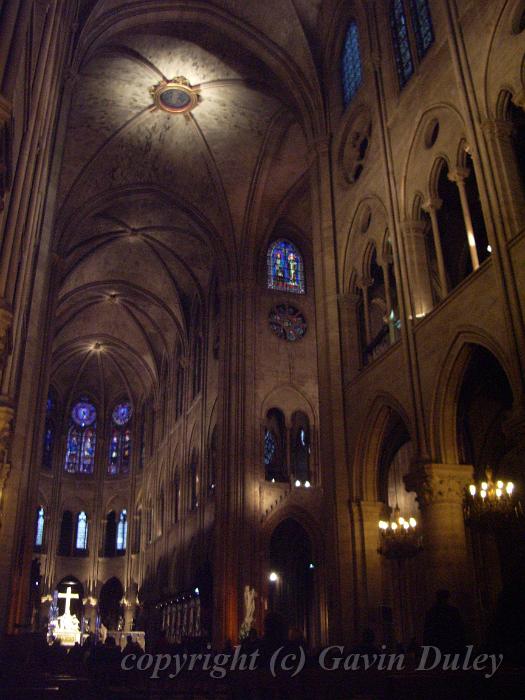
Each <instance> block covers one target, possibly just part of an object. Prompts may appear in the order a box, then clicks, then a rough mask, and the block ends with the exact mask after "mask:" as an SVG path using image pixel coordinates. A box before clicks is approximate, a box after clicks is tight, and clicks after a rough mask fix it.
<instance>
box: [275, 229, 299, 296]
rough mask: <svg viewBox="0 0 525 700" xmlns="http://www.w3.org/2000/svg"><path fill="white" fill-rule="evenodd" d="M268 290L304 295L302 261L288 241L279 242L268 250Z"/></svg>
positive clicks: (296, 250)
mask: <svg viewBox="0 0 525 700" xmlns="http://www.w3.org/2000/svg"><path fill="white" fill-rule="evenodd" d="M267 265H268V288H269V289H277V290H279V291H283V292H294V293H295V294H304V269H303V259H302V257H301V254H300V253H299V251H298V249H297V247H296V246H295V245H294V244H293V243H290V241H285V240H280V241H275V242H274V243H272V244H271V246H270V247H269V249H268V257H267Z"/></svg>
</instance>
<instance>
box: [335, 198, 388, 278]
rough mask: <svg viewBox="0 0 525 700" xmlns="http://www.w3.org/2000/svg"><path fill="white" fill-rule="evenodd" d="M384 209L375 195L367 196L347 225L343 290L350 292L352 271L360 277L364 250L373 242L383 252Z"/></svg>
mask: <svg viewBox="0 0 525 700" xmlns="http://www.w3.org/2000/svg"><path fill="white" fill-rule="evenodd" d="M388 227H389V224H388V214H387V210H386V207H385V205H384V203H383V201H382V200H381V198H380V197H378V196H377V195H375V194H371V195H367V196H366V197H363V199H362V200H361V201H360V202H359V204H358V205H357V207H356V208H355V210H353V216H352V219H351V222H350V225H349V229H348V230H349V233H348V237H347V240H346V245H345V251H344V255H343V256H342V259H343V263H342V265H343V267H342V270H341V272H342V279H343V289H344V290H345V291H346V292H349V291H351V277H352V271H353V270H354V269H355V270H356V271H357V273H358V274H360V275H361V276H362V274H363V271H362V268H363V267H364V262H363V259H364V255H365V249H366V247H367V246H368V245H369V244H370V242H374V244H375V245H376V248H377V250H378V251H379V252H380V251H382V250H383V245H384V239H385V235H386V232H387V230H388Z"/></svg>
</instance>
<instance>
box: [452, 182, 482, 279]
mask: <svg viewBox="0 0 525 700" xmlns="http://www.w3.org/2000/svg"><path fill="white" fill-rule="evenodd" d="M469 175H470V170H469V169H468V168H456V169H455V170H451V171H450V172H449V174H448V179H449V180H450V181H451V182H455V183H456V185H457V187H458V190H459V198H460V200H461V208H462V210H463V219H464V221H465V228H466V230H467V241H468V247H469V252H470V261H471V262H472V269H473V270H477V269H478V267H479V258H478V251H477V248H476V236H475V233H474V225H473V223H472V216H471V214H470V207H469V203H468V198H467V188H466V185H465V181H466V179H467V178H468V177H469Z"/></svg>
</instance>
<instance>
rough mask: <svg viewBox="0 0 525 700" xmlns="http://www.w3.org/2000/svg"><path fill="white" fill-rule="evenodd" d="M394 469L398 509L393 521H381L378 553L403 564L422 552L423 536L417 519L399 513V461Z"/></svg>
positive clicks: (396, 508)
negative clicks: (418, 527)
mask: <svg viewBox="0 0 525 700" xmlns="http://www.w3.org/2000/svg"><path fill="white" fill-rule="evenodd" d="M393 468H394V492H395V497H396V507H395V508H394V511H393V513H392V519H391V520H388V521H387V520H380V521H379V533H380V538H381V544H380V546H379V549H378V552H379V554H381V555H382V556H384V557H385V559H395V560H397V561H399V562H401V561H402V560H403V559H411V558H412V557H415V556H416V554H417V553H418V552H420V551H421V549H422V546H421V535H420V534H419V531H418V529H417V520H416V519H415V518H412V517H410V518H404V517H403V516H402V515H401V514H400V511H399V504H398V500H397V482H398V473H397V461H394V463H393Z"/></svg>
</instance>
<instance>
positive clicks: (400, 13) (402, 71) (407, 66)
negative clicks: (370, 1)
mask: <svg viewBox="0 0 525 700" xmlns="http://www.w3.org/2000/svg"><path fill="white" fill-rule="evenodd" d="M390 26H391V29H392V40H393V42H394V54H395V57H396V68H397V75H398V78H399V84H400V86H401V87H404V86H405V85H406V84H407V82H408V81H409V79H410V77H411V75H412V73H413V72H414V62H413V60H412V50H411V48H410V39H409V37H408V26H407V18H406V14H405V8H404V7H403V0H392V5H391V8H390Z"/></svg>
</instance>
